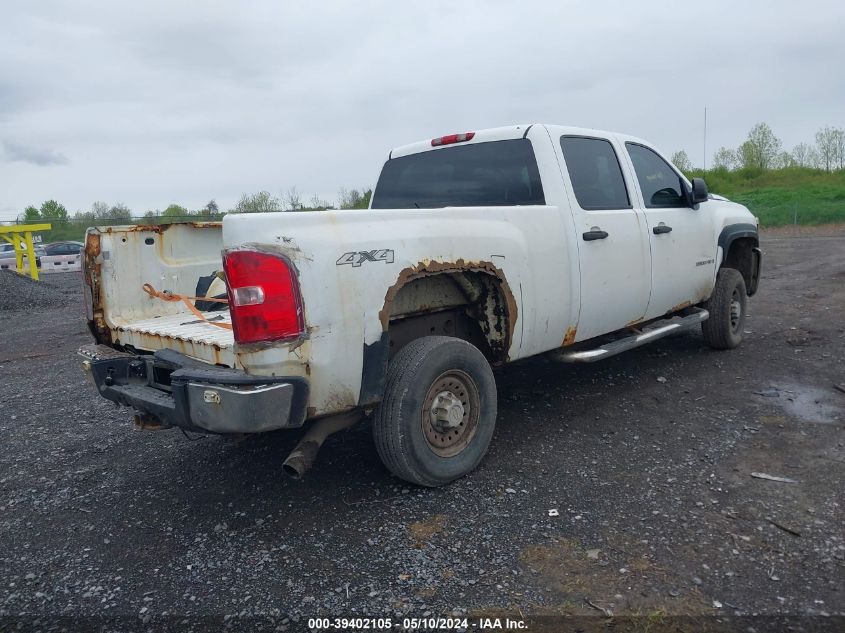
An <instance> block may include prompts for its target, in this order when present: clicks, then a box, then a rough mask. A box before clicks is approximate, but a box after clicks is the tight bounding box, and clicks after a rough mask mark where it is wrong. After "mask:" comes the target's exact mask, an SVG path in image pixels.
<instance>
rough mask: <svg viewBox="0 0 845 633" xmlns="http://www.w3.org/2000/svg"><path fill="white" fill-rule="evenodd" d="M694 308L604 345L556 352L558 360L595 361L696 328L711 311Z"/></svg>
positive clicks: (566, 361)
mask: <svg viewBox="0 0 845 633" xmlns="http://www.w3.org/2000/svg"><path fill="white" fill-rule="evenodd" d="M692 310H693V312H692V313H691V314H688V315H686V316H683V317H680V319H678V320H677V321H673V322H672V323H667V324H666V325H663V326H660V327H656V328H654V329H653V330H648V331H647V332H641V333H640V334H633V335H631V336H626V337H625V338H621V339H617V340H615V341H612V342H610V343H605V344H604V345H601V346H600V347H596V348H594V349H586V350H581V351H572V352H560V353H557V354H555V357H556V358H557V360H560V361H563V362H565V363H594V362H595V361H597V360H601V359H603V358H609V357H610V356H615V355H616V354H621V353H622V352H627V351H628V350H629V349H634V348H635V347H640V346H641V345H645V344H647V343H651V342H652V341H656V340H658V339H661V338H663V337H664V336H669V335H670V334H677V333H678V332H683V331H684V330H689V329H691V328H694V327H695V326H697V325H698V324H699V323H701V322H702V321H706V320H707V318H708V317H709V316H710V313H709V312H707V310H703V309H701V308H692Z"/></svg>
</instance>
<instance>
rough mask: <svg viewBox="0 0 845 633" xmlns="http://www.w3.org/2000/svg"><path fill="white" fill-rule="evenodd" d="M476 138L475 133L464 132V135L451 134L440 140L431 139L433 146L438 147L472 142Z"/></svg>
mask: <svg viewBox="0 0 845 633" xmlns="http://www.w3.org/2000/svg"><path fill="white" fill-rule="evenodd" d="M473 136H475V132H464V133H463V134H449V135H448V136H441V137H440V138H433V139H431V146H432V147H438V146H439V145H451V144H452V143H466V142H467V141H471V140H472V137H473Z"/></svg>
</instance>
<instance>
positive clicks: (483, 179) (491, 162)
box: [372, 139, 546, 209]
mask: <svg viewBox="0 0 845 633" xmlns="http://www.w3.org/2000/svg"><path fill="white" fill-rule="evenodd" d="M531 204H546V199H545V197H544V195H543V185H542V184H541V182H540V173H539V171H538V169H537V159H536V158H535V157H534V149H533V148H532V147H531V141H529V140H528V139H512V140H507V141H493V142H490V143H475V144H473V145H455V146H450V147H448V148H444V149H437V150H432V151H428V152H420V153H418V154H411V155H409V156H402V157H400V158H393V159H390V160H388V161H387V162H386V163H385V164H384V168H383V169H382V171H381V176H379V180H378V184H377V185H376V190H375V193H374V194H373V204H372V208H373V209H413V208H420V209H435V208H442V207H476V206H478V207H483V206H509V205H531Z"/></svg>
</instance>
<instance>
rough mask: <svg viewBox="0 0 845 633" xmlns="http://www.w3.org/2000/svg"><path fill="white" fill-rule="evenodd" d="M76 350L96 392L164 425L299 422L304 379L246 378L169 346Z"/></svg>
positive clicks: (233, 428) (256, 427)
mask: <svg viewBox="0 0 845 633" xmlns="http://www.w3.org/2000/svg"><path fill="white" fill-rule="evenodd" d="M79 353H80V355H81V356H83V357H84V358H85V361H84V366H85V369H86V370H88V371H89V372H90V374H91V377H92V379H93V381H94V384H95V385H96V387H97V390H98V391H99V392H100V395H101V396H103V397H104V398H107V399H108V400H111V401H113V402H117V403H118V404H122V405H126V406H130V407H134V408H135V409H137V410H138V411H139V412H141V414H143V417H142V419H144V420H145V421H149V419H150V418H152V419H153V421H154V422H155V423H157V424H160V425H162V426H164V427H174V426H178V427H181V428H183V429H189V430H194V431H204V432H210V433H260V432H262V431H272V430H274V429H283V428H297V427H300V426H302V424H303V423H304V422H305V412H306V406H307V403H308V382H307V381H306V380H305V379H304V378H300V377H285V378H279V377H274V376H250V375H249V374H246V373H244V372H243V371H240V370H238V369H229V368H227V367H217V366H214V365H209V364H207V363H203V362H200V361H197V360H194V359H192V358H190V357H188V356H185V355H184V354H180V353H178V352H175V351H173V350H159V351H158V352H156V353H155V354H152V355H134V354H125V353H122V352H117V351H115V350H113V349H111V348H110V347H106V346H103V345H90V346H86V347H83V348H81V349H80V350H79Z"/></svg>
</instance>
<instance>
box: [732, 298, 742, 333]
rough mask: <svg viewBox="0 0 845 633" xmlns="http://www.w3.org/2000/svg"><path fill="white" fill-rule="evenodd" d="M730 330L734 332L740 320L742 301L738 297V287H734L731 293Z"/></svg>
mask: <svg viewBox="0 0 845 633" xmlns="http://www.w3.org/2000/svg"><path fill="white" fill-rule="evenodd" d="M730 317H731V330H732V331H734V332H736V331H737V330H738V329H739V325H740V323H741V322H742V301H740V297H739V289H737V288H735V289H734V291H733V294H732V295H731V305H730Z"/></svg>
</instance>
